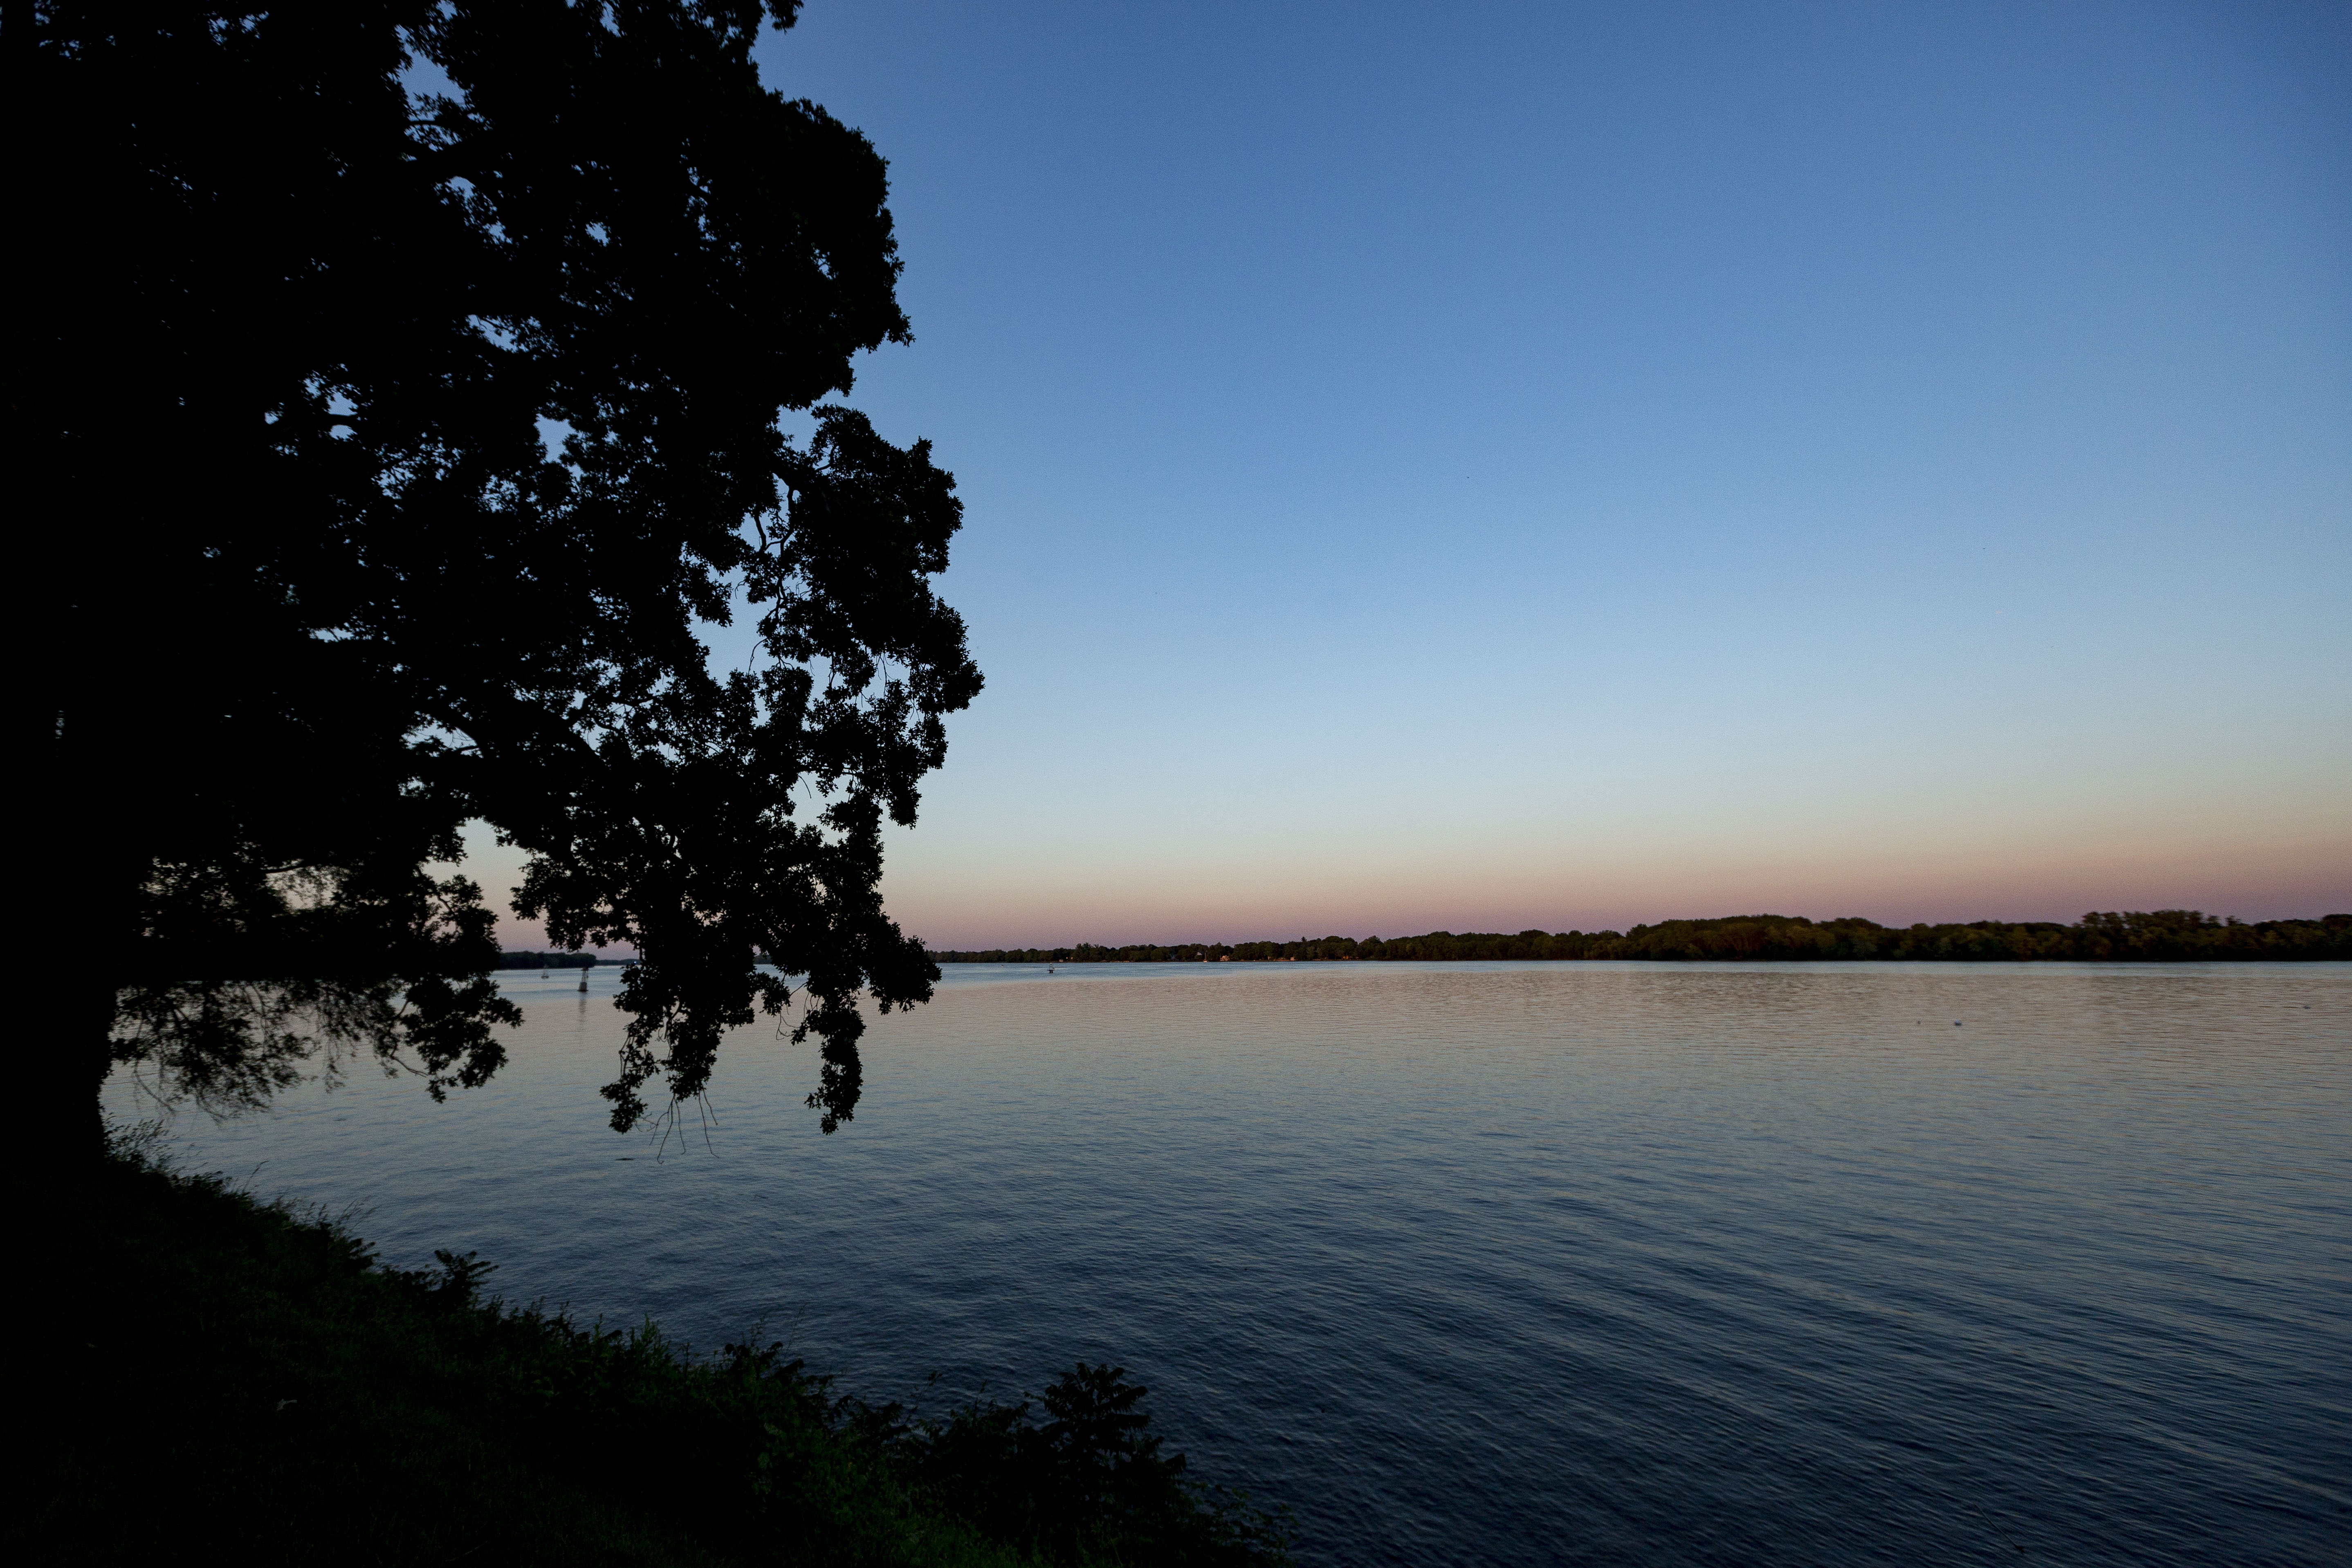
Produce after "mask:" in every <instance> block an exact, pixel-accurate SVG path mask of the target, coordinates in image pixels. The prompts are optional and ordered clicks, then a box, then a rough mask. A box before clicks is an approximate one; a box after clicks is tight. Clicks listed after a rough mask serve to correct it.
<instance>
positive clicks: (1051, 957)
mask: <svg viewBox="0 0 2352 1568" xmlns="http://www.w3.org/2000/svg"><path fill="white" fill-rule="evenodd" d="M931 956H932V957H933V958H935V959H937V960H938V961H939V962H940V963H1264V962H1269V961H1272V962H1282V961H1289V962H1294V963H1297V962H1304V961H1318V960H1319V961H1323V962H1332V961H1348V960H1367V961H1372V962H1380V961H1383V960H1388V961H1395V960H1406V959H1418V960H1423V961H1428V960H1438V961H1445V960H1466V959H1496V958H1514V959H1578V958H1638V959H1661V960H1675V959H1681V960H1689V959H1711V958H1713V959H1784V960H1804V959H1831V958H1844V959H1856V958H1866V959H1914V960H1916V959H1945V960H1961V961H1965V960H2010V961H2014V960H2018V959H2119V960H2124V961H2127V962H2138V963H2183V962H2190V961H2197V960H2214V959H2269V960H2278V959H2298V960H2307V959H2352V914H2338V915H2328V916H2326V917H2325V918H2324V919H2321V920H2315V921H2241V920H2236V919H2224V918H2222V917H2221V916H2218V915H2209V914H2205V913H2203V912H2201V911H2200V910H2133V911H2130V912H2127V913H2113V912H2109V913H2104V914H2103V913H2099V912H2097V911H2093V912H2092V913H2090V914H2086V915H2084V917H2083V918H2082V919H2081V920H2079V921H2075V922H2074V924H2073V925H2060V924H2058V923H2056V922H2055V921H1969V922H1968V923H1967V924H1965V925H1954V924H1947V925H1926V924H1919V925H1911V926H1883V925H1880V924H1879V923H1878V922H1877V921H1867V920H1863V919H1861V918H1860V917H1858V916H1848V917H1846V918H1845V919H1843V920H1832V921H1812V920H1808V919H1806V918H1805V917H1804V916H1802V915H1721V916H1717V918H1715V919H1713V920H1691V921H1660V922H1659V923H1657V924H1656V925H1637V926H1635V927H1634V928H1633V930H1631V931H1622V932H1620V931H1520V932H1518V933H1517V935H1507V934H1504V933H1501V932H1496V931H1465V932H1462V933H1459V934H1457V933H1455V932H1454V931H1431V932H1429V933H1428V934H1426V935H1423V936H1399V937H1387V938H1382V937H1377V936H1371V937H1366V938H1364V939H1363V940H1361V941H1358V940H1357V939H1355V938H1354V937H1346V936H1326V937H1314V938H1306V937H1302V938H1300V939H1299V940H1298V941H1297V942H1176V943H1172V944H1169V945H1166V946H1161V945H1156V944H1153V943H1148V942H1147V943H1140V944H1137V945H1133V946H1128V947H1103V946H1097V944H1095V943H1092V942H1080V943H1078V944H1077V945H1076V946H1075V947H1025V948H989V949H987V950H985V951H982V952H933V953H932V955H931Z"/></svg>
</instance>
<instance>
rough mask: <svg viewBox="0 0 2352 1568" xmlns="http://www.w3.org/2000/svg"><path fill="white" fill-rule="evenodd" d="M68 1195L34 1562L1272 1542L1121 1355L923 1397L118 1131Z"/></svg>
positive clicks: (1072, 1549) (594, 1559)
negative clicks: (568, 1305)
mask: <svg viewBox="0 0 2352 1568" xmlns="http://www.w3.org/2000/svg"><path fill="white" fill-rule="evenodd" d="M71 1206H72V1210H73V1212H72V1213H71V1214H69V1215H56V1216H51V1218H52V1228H53V1229H55V1230H58V1231H59V1232H61V1233H62V1234H63V1239H61V1240H59V1241H58V1242H57V1243H56V1244H55V1245H53V1246H52V1247H48V1248H47V1255H46V1256H45V1257H44V1258H43V1268H42V1271H41V1276H40V1278H39V1279H37V1280H26V1279H20V1281H19V1289H20V1290H22V1291H24V1292H25V1297H24V1298H20V1299H29V1300H31V1301H32V1302H33V1313H32V1316H33V1317H34V1319H35V1324H34V1327H35V1331H36V1333H37V1347H38V1348H37V1353H36V1354H35V1355H34V1357H33V1360H32V1364H31V1365H30V1366H29V1367H28V1368H27V1369H26V1371H24V1372H23V1373H21V1374H20V1376H19V1377H18V1378H17V1379H16V1382H17V1384H18V1388H19V1391H20V1393H21V1394H23V1395H24V1397H23V1398H22V1400H21V1402H16V1401H12V1403H16V1404H17V1405H18V1408H19V1410H20V1411H21V1412H22V1413H23V1414H22V1415H21V1416H20V1421H21V1425H20V1426H19V1432H20V1441H22V1440H24V1439H26V1438H29V1439H30V1442H29V1443H28V1444H27V1446H28V1447H31V1448H32V1449H33V1450H34V1452H33V1457H32V1458H31V1461H30V1463H29V1464H24V1463H22V1462H21V1461H20V1468H19V1477H20V1479H21V1480H23V1481H24V1482H25V1483H26V1484H25V1485H24V1487H23V1489H22V1490H21V1492H20V1496H21V1497H23V1498H24V1499H25V1501H24V1502H23V1503H22V1504H21V1505H20V1506H19V1507H18V1508H17V1509H16V1510H14V1512H13V1515H12V1517H11V1518H10V1521H9V1525H8V1534H9V1536H10V1537H11V1538H12V1540H13V1542H15V1543H16V1560H17V1561H20V1562H29V1561H38V1562H45V1563H126V1562H133V1561H136V1562H142V1563H148V1562H157V1561H163V1562H176V1561H188V1560H202V1559H211V1558H229V1557H234V1558H236V1560H237V1561H239V1562H240V1563H246V1564H262V1563H318V1562H323V1561H335V1562H344V1563H419V1562H428V1561H429V1562H432V1563H436V1564H449V1563H499V1564H509V1563H565V1564H578V1563H648V1564H656V1563H679V1564H687V1563H694V1564H700V1563H823V1564H833V1563H841V1564H862V1563H907V1564H1013V1563H1055V1564H1090V1563H1127V1564H1138V1565H1141V1564H1192V1563H1202V1564H1228V1563H1230V1564H1244V1563H1282V1562H1286V1555H1285V1549H1286V1544H1287V1538H1286V1534H1285V1533H1284V1531H1283V1529H1282V1527H1281V1526H1280V1525H1279V1524H1278V1523H1277V1521H1274V1520H1272V1519H1270V1518H1268V1517H1267V1516H1265V1515H1264V1514H1261V1513H1259V1512H1257V1511H1255V1510H1252V1509H1250V1508H1249V1507H1248V1506H1247V1505H1246V1502H1245V1500H1243V1499H1240V1498H1238V1497H1236V1496H1231V1495H1226V1494H1218V1493H1213V1492H1211V1491H1209V1490H1207V1489H1202V1488H1200V1487H1198V1486H1195V1485H1194V1484H1192V1482H1191V1480H1190V1479H1189V1478H1188V1477H1187V1476H1186V1475H1185V1474H1184V1461H1183V1458H1182V1457H1181V1455H1163V1454H1162V1453H1161V1452H1160V1443H1159V1440H1158V1439H1157V1438H1154V1437H1152V1436H1150V1434H1149V1430H1148V1426H1149V1417H1148V1416H1146V1415H1144V1414H1143V1413H1142V1411H1141V1408H1140V1405H1139V1399H1140V1396H1141V1394H1142V1393H1143V1391H1142V1390H1141V1389H1139V1388H1138V1387H1136V1386H1135V1385H1134V1384H1130V1383H1129V1382H1127V1381H1126V1379H1125V1377H1124V1375H1123V1374H1122V1373H1119V1372H1118V1369H1115V1368H1108V1367H1088V1366H1086V1365H1084V1364H1083V1363H1081V1364H1080V1365H1079V1366H1078V1367H1076V1369H1074V1370H1073V1371H1072V1372H1071V1373H1067V1374H1066V1375H1064V1376H1063V1377H1062V1378H1060V1379H1059V1380H1057V1381H1056V1382H1055V1384H1052V1385H1051V1386H1050V1387H1049V1388H1048V1389H1047V1390H1046V1392H1045V1395H1044V1396H1043V1397H1042V1399H1041V1400H1040V1401H1038V1402H1035V1403H1034V1404H1033V1403H1032V1402H1029V1401H1023V1402H1020V1403H1018V1404H1013V1405H966V1406H963V1407H961V1408H959V1409H955V1410H950V1411H948V1412H945V1413H943V1414H940V1415H933V1416H929V1417H920V1418H919V1417H917V1416H916V1415H913V1414H911V1413H909V1412H908V1411H906V1410H904V1409H902V1408H900V1407H898V1406H896V1405H886V1406H881V1407H875V1406H870V1405H864V1404H862V1403H860V1402H858V1401H856V1400H854V1399H847V1398H841V1397H836V1396H835V1394H833V1392H832V1390H831V1388H830V1385H829V1384H828V1383H827V1381H826V1380H825V1379H824V1378H821V1377H816V1376H814V1375H812V1374H810V1373H808V1372H807V1371H806V1369H805V1368H804V1367H803V1366H802V1365H801V1363H797V1362H784V1361H782V1360H781V1359H780V1355H779V1352H778V1350H777V1349H776V1348H775V1347H773V1346H770V1347H766V1348H758V1347H751V1346H729V1347H727V1348H726V1350H725V1351H723V1352H721V1353H720V1354H719V1355H718V1356H715V1357H698V1356H695V1355H693V1354H690V1353H688V1352H686V1351H685V1350H683V1349H681V1348H680V1347H678V1346H677V1345H675V1344H673V1343H671V1342H669V1341H667V1340H666V1339H664V1338H663V1337H662V1336H661V1334H660V1332H659V1331H657V1330H656V1329H655V1328H653V1327H652V1326H651V1325H650V1324H648V1325H647V1326H646V1327H645V1328H643V1329H639V1330H635V1331H627V1332H613V1331H600V1330H596V1329H589V1328H583V1327H581V1326H579V1325H577V1324H575V1323H572V1322H571V1321H568V1320H567V1319H565V1318H563V1317H561V1316H554V1315H549V1314H546V1313H543V1312H541V1311H539V1310H536V1309H530V1308H525V1309H515V1308H510V1307H508V1306H506V1305H505V1304H504V1303H502V1302H500V1301H499V1300H495V1299H492V1300H485V1299H484V1298H483V1295H482V1290H481V1284H482V1279H483V1276H484V1275H485V1274H487V1273H488V1266H486V1265H483V1264H480V1263H478V1262H477V1261H475V1260H474V1259H472V1258H453V1257H451V1256H450V1255H448V1254H446V1253H444V1254H441V1255H440V1257H441V1264H440V1267H439V1268H434V1269H427V1270H423V1271H415V1272H411V1271H400V1270H393V1269H387V1268H383V1267H381V1266H379V1264H378V1263H377V1261H376V1258H375V1256H374V1253H373V1249H372V1248H371V1247H369V1246H368V1244H367V1243H366V1242H364V1241H362V1239H360V1238H359V1237H356V1236H355V1235H353V1234H352V1232H351V1230H350V1229H349V1228H348V1227H347V1226H344V1225H342V1224H340V1223H337V1222H335V1221H333V1220H331V1219H329V1218H326V1217H323V1216H320V1215H310V1214H304V1213H301V1212H299V1211H297V1210H295V1209H293V1208H291V1207H289V1205H285V1204H282V1203H281V1204H268V1203H262V1202H259V1201H257V1200H256V1199H255V1198H253V1197H252V1196H250V1195H249V1194H245V1193H242V1192H239V1191H236V1190H235V1189H233V1188H231V1187H229V1186H228V1185H226V1184H224V1183H223V1182H221V1181H220V1180H218V1179H217V1178H214V1177H204V1176H191V1175H185V1174H180V1173H173V1172H171V1171H168V1170H166V1169H163V1168H161V1167H160V1166H158V1165H157V1164H156V1163H154V1162H153V1161H152V1160H151V1159H149V1158H147V1157H146V1156H145V1154H144V1152H142V1150H141V1149H140V1148H138V1147H137V1146H135V1144H132V1143H130V1142H118V1143H117V1146H116V1148H115V1150H114V1152H113V1153H112V1154H111V1155H110V1158H109V1159H107V1160H106V1161H105V1162H104V1163H102V1164H101V1165H100V1167H99V1168H98V1170H97V1172H96V1173H95V1174H94V1177H93V1179H92V1180H91V1181H90V1182H89V1184H88V1185H87V1187H86V1188H85V1189H84V1190H82V1191H81V1192H79V1193H78V1194H75V1195H74V1198H73V1200H72V1205H71ZM44 1318H46V1319H47V1320H48V1321H39V1320H41V1319H44ZM20 1451H21V1450H20Z"/></svg>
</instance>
